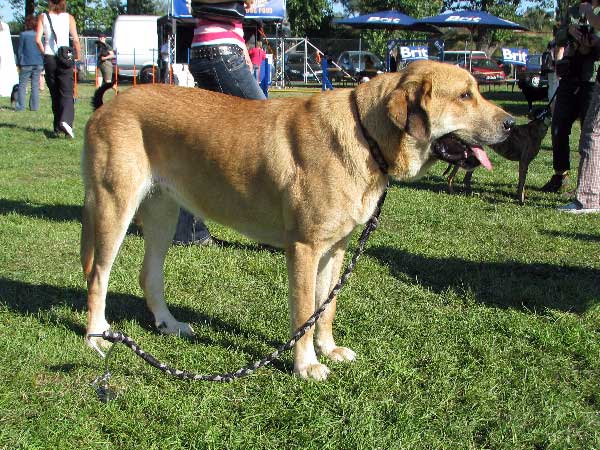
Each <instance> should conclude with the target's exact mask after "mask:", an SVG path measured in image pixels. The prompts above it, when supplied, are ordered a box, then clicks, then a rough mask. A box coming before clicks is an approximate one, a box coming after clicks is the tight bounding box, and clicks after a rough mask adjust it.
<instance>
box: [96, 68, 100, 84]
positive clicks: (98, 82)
mask: <svg viewBox="0 0 600 450" xmlns="http://www.w3.org/2000/svg"><path fill="white" fill-rule="evenodd" d="M98 86H100V83H99V82H98V66H96V87H98Z"/></svg>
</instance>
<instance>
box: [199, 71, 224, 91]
mask: <svg viewBox="0 0 600 450" xmlns="http://www.w3.org/2000/svg"><path fill="white" fill-rule="evenodd" d="M192 76H193V77H194V81H195V82H196V85H197V86H198V87H199V88H201V89H208V90H209V91H214V92H223V87H222V86H221V82H220V80H219V73H218V71H217V70H216V69H215V68H214V67H211V68H208V69H204V70H193V71H192Z"/></svg>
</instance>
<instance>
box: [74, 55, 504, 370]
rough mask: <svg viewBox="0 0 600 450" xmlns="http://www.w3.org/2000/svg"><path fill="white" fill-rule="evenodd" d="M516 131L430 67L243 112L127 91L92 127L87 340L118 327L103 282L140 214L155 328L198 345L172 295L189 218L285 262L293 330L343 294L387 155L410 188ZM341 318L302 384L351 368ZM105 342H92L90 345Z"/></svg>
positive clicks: (206, 97)
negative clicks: (167, 286) (169, 287)
mask: <svg viewBox="0 0 600 450" xmlns="http://www.w3.org/2000/svg"><path fill="white" fill-rule="evenodd" d="M115 124H118V125H115ZM513 124H514V121H513V119H512V118H511V117H510V116H509V115H508V114H507V113H505V112H504V111H502V110H501V109H500V108H498V107H496V106H494V105H493V104H491V103H489V102H487V101H486V100H484V99H483V98H482V97H481V95H480V94H479V91H478V88H477V84H476V82H475V79H474V78H473V77H472V76H471V75H469V74H468V73H467V72H466V71H464V70H463V69H460V68H458V67H454V66H451V65H449V64H440V63H432V62H419V63H414V64H411V65H410V66H409V68H408V69H407V70H405V71H403V72H401V73H395V74H389V75H380V76H378V77H376V78H375V79H373V80H371V81H370V82H369V83H365V84H363V85H360V86H359V87H357V88H356V89H355V90H343V89H338V90H335V91H331V92H328V93H324V94H318V95H314V96H312V97H303V98H287V99H277V100H267V101H256V100H242V99H239V98H236V97H232V96H228V95H222V94H218V93H214V92H209V91H205V90H201V89H191V90H190V89H186V88H178V87H172V86H162V85H156V86H143V87H139V88H135V89H130V90H129V91H127V92H125V93H123V94H121V95H119V96H118V97H117V98H115V99H114V100H113V101H112V102H110V103H109V104H108V105H106V106H104V107H102V108H100V109H99V110H98V111H96V113H94V114H93V115H92V117H91V118H90V120H89V123H88V125H87V128H86V139H85V148H84V153H83V159H82V171H83V178H84V183H85V201H84V211H83V230H82V236H81V262H82V265H83V271H84V274H85V277H86V279H87V283H88V324H87V331H88V333H101V332H103V331H105V330H107V329H108V328H109V324H108V322H107V321H106V319H105V315H104V312H105V300H106V294H107V288H108V278H109V274H110V270H111V266H112V264H113V261H114V259H115V257H116V255H117V251H118V250H119V247H120V245H121V243H122V241H123V238H124V236H125V232H126V230H127V226H128V224H129V223H130V221H131V219H132V217H133V216H134V214H136V211H137V214H138V215H139V216H140V218H141V220H142V222H143V224H144V229H143V231H144V239H145V256H144V262H143V267H142V270H141V274H140V278H139V280H140V285H141V287H142V289H143V291H144V294H145V297H146V301H147V304H148V307H149V308H150V310H151V311H152V313H153V314H154V319H155V323H156V326H157V327H158V329H159V330H160V331H161V332H163V333H181V334H184V335H191V334H192V333H193V330H192V327H191V326H190V325H189V324H187V323H182V322H178V321H177V320H176V319H175V318H174V317H173V316H172V315H171V313H170V311H169V309H168V307H167V305H166V303H165V299H164V293H163V289H164V281H163V264H164V260H165V255H166V254H167V250H168V249H169V247H170V245H171V241H172V238H173V234H174V230H175V225H176V222H177V217H178V211H179V206H180V205H182V206H184V207H185V208H187V209H188V210H190V211H193V212H194V213H195V214H197V215H200V216H202V217H205V218H209V219H211V220H215V221H218V222H220V223H222V224H224V225H227V226H230V227H232V228H234V229H236V230H238V231H239V232H241V233H244V234H245V235H247V236H249V237H251V238H252V239H255V240H257V241H259V242H262V243H266V244H270V245H272V246H277V247H281V248H284V249H285V252H286V258H287V268H288V285H289V306H290V315H291V328H292V329H293V330H295V329H296V328H297V327H298V326H299V325H301V324H302V323H304V322H305V321H306V319H307V318H308V317H309V316H310V315H311V314H312V313H313V311H314V310H315V307H317V305H319V304H320V303H321V302H322V301H323V300H324V299H325V298H326V297H327V294H328V293H329V291H330V289H331V288H332V286H333V285H334V284H335V283H336V281H337V277H338V275H339V273H340V268H341V266H342V262H343V259H344V252H345V251H346V247H347V245H348V240H349V239H350V235H351V233H352V231H353V230H354V229H355V227H356V226H357V225H359V224H363V223H365V222H366V221H367V220H368V218H369V217H370V215H371V214H372V212H373V210H374V208H375V205H376V203H377V200H378V199H379V197H380V196H381V194H382V192H383V191H384V188H385V185H386V182H387V178H388V177H387V175H385V174H384V173H382V171H381V170H380V169H379V167H378V165H377V163H376V162H375V160H374V158H373V156H372V153H371V152H372V151H375V152H376V151H377V149H379V151H380V152H381V154H382V155H383V158H384V159H385V161H386V162H387V163H388V164H389V175H391V176H392V177H394V178H396V179H400V180H407V179H415V178H418V177H419V176H421V175H422V174H424V173H425V171H426V170H427V169H428V168H429V167H430V166H431V165H432V164H433V163H434V162H435V161H436V159H438V158H444V159H446V160H452V161H454V162H456V163H457V164H460V163H461V162H462V160H463V155H462V154H461V155H458V156H457V155H452V154H451V153H449V152H448V151H447V150H446V149H445V148H443V146H439V145H436V144H435V143H436V142H437V141H436V140H437V139H438V138H440V137H442V136H445V135H448V134H449V133H453V136H455V137H456V138H457V139H461V140H463V141H464V142H468V143H470V144H493V143H496V142H500V141H501V140H503V139H505V138H506V136H507V135H508V129H509V128H510V127H511V126H512V125H513ZM365 134H368V135H370V138H369V142H372V143H373V145H372V147H370V146H369V143H368V140H367V138H366V135H365ZM446 139H447V137H446ZM432 144H433V145H432ZM434 151H436V152H437V154H438V156H436V155H435V154H434ZM334 314H335V302H334V303H332V304H331V305H330V306H329V307H328V309H327V310H326V311H325V313H324V314H323V316H321V318H320V320H319V321H318V323H317V326H316V329H315V330H314V336H313V331H312V330H311V331H309V332H308V333H307V334H306V335H305V336H304V337H303V338H302V339H301V340H300V341H299V342H298V344H297V345H296V347H295V348H294V351H295V353H294V372H295V373H297V374H299V375H300V376H301V377H304V378H314V379H317V380H322V379H325V378H326V377H327V375H328V373H329V369H328V368H327V367H326V366H325V365H324V364H321V363H320V362H319V360H318V359H317V354H316V352H315V347H316V350H317V351H318V352H319V353H320V354H322V355H324V356H326V357H328V358H330V359H332V360H334V361H350V360H353V359H354V358H355V353H354V352H353V351H352V350H350V349H349V348H346V347H340V346H338V345H337V344H336V343H335V341H334V339H333V334H332V325H333V318H334ZM313 337H314V344H313ZM103 342H104V341H102V339H99V338H89V337H88V343H89V344H90V345H92V346H95V347H96V346H98V345H99V344H102V343H103Z"/></svg>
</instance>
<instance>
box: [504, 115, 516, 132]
mask: <svg viewBox="0 0 600 450" xmlns="http://www.w3.org/2000/svg"><path fill="white" fill-rule="evenodd" d="M516 124H517V123H516V122H515V119H513V118H512V117H509V118H508V119H506V120H505V121H504V122H503V124H502V125H504V129H505V130H510V129H512V128H513V127H514V126H515V125H516Z"/></svg>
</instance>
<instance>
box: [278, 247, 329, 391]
mask: <svg viewBox="0 0 600 450" xmlns="http://www.w3.org/2000/svg"><path fill="white" fill-rule="evenodd" d="M320 256H321V255H320V252H319V251H317V249H316V248H315V247H314V246H312V245H309V244H301V243H294V244H292V245H290V246H289V247H288V248H287V249H286V259H287V271H288V289H289V293H288V299H289V300H288V301H289V310H290V316H291V317H290V319H291V327H292V333H293V332H294V331H296V330H297V329H298V327H300V326H301V325H302V324H304V322H306V320H307V319H308V318H309V317H310V316H311V315H312V314H313V312H314V311H315V284H316V279H317V267H318V264H319V259H320ZM313 334H314V329H310V330H309V331H307V333H306V334H305V335H304V337H302V339H300V340H299V341H298V343H297V344H296V346H295V347H294V373H296V374H297V375H299V376H300V377H302V378H313V379H315V380H325V379H326V378H327V375H329V369H328V368H327V366H326V365H324V364H320V363H319V361H318V360H317V354H316V353H315V348H314V346H313Z"/></svg>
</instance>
